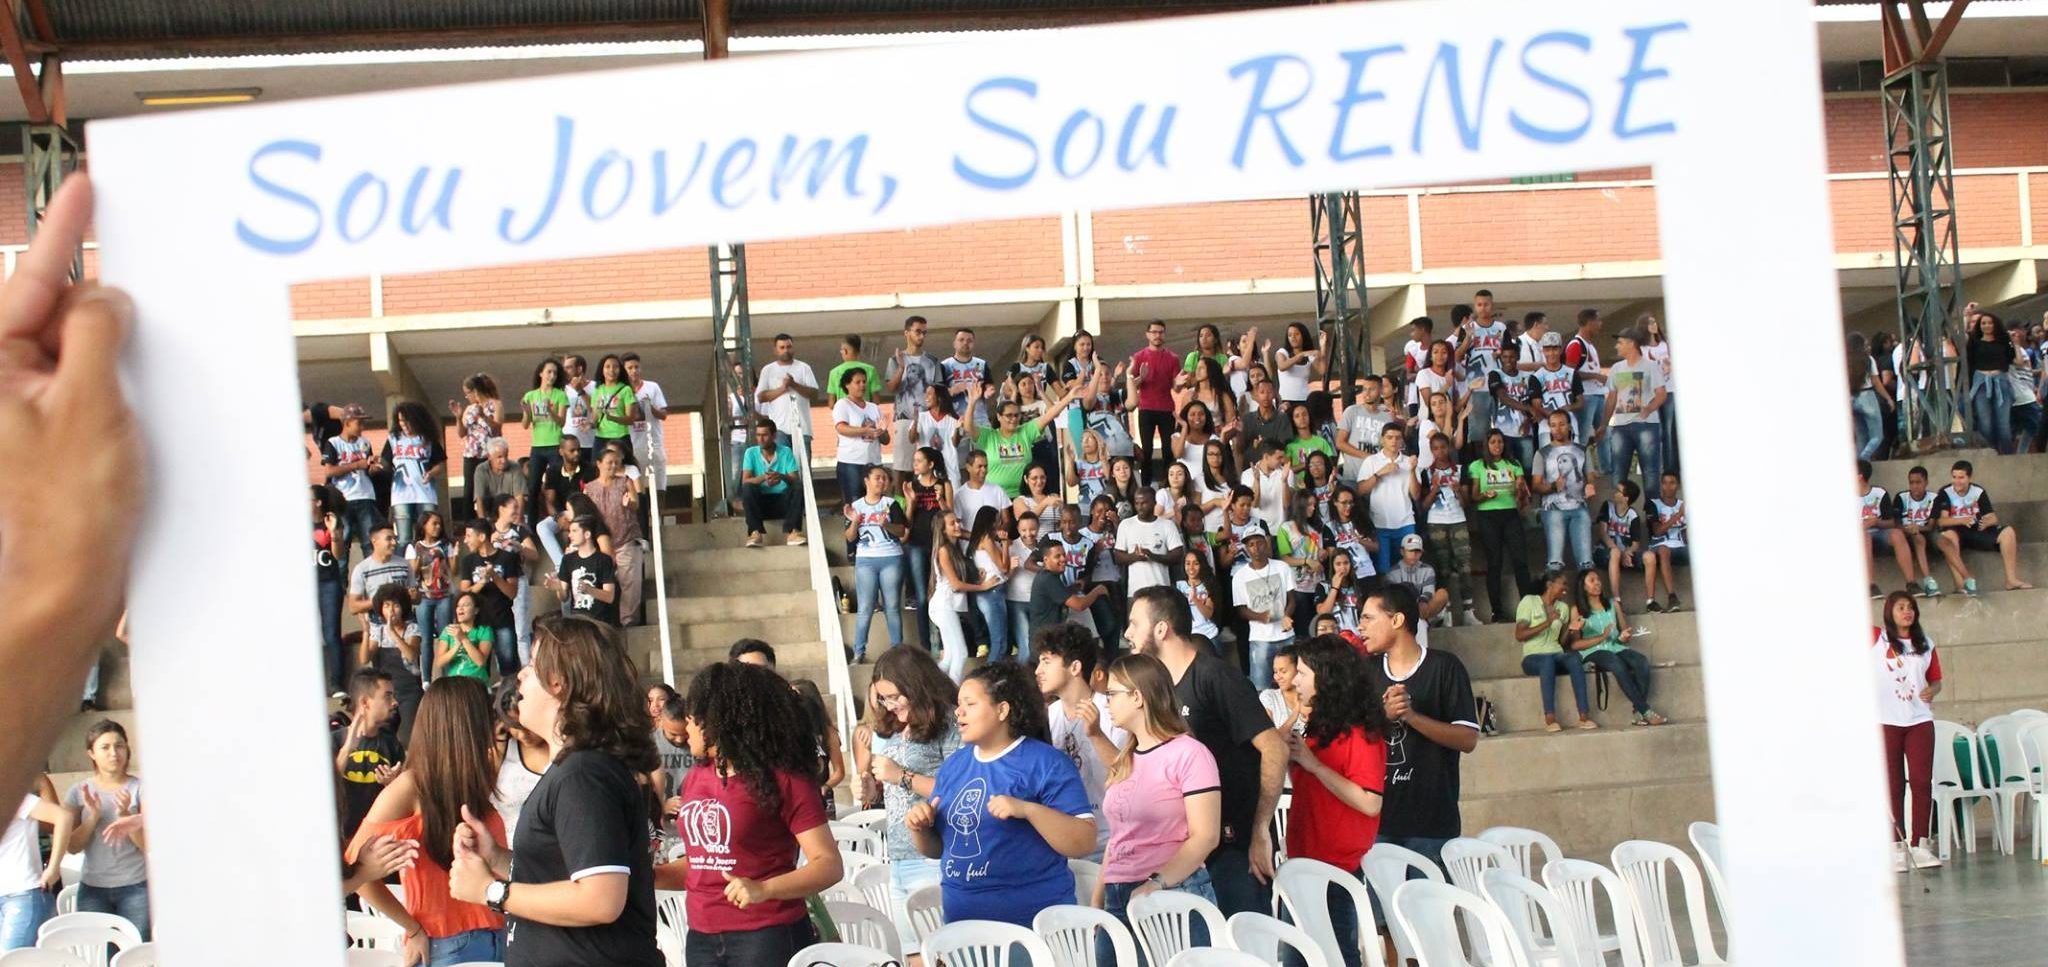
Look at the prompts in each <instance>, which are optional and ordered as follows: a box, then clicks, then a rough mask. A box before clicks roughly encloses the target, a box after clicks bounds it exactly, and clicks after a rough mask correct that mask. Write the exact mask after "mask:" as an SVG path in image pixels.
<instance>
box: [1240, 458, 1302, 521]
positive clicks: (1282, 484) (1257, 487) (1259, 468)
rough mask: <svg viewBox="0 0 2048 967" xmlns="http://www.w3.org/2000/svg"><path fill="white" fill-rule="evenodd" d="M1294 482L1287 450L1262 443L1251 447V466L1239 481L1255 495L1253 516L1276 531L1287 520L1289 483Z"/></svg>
mask: <svg viewBox="0 0 2048 967" xmlns="http://www.w3.org/2000/svg"><path fill="white" fill-rule="evenodd" d="M1292 479H1294V473H1293V471H1291V470H1289V469H1288V467H1287V451H1285V450H1283V449H1281V448H1279V447H1276V446H1273V445H1272V444H1270V443H1267V442H1264V441H1260V442H1258V443H1255V444H1253V445H1252V465H1251V466H1248V467H1246V468H1244V473H1243V474H1241V475H1240V477H1239V480H1240V481H1241V482H1242V483H1243V484H1244V485H1245V486H1246V487H1247V488H1249V489H1250V490H1251V492H1252V513H1253V514H1255V515H1257V516H1258V518H1259V519H1260V520H1263V521H1265V522H1266V527H1267V528H1268V529H1274V530H1277V529H1278V528H1279V527H1280V523H1281V522H1282V521H1284V520H1286V519H1287V484H1288V482H1289V481H1291V480H1292Z"/></svg>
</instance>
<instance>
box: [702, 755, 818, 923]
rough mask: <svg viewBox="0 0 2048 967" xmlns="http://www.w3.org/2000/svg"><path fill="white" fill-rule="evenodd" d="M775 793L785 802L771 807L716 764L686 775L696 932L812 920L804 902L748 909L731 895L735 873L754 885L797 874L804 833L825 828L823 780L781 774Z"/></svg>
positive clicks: (770, 902)
mask: <svg viewBox="0 0 2048 967" xmlns="http://www.w3.org/2000/svg"><path fill="white" fill-rule="evenodd" d="M775 789H776V793H777V798H778V799H780V800H781V802H780V803H778V804H777V805H776V807H775V808H774V809H769V808H767V807H766V804H765V803H762V802H760V801H759V800H758V799H756V798H755V796H754V792H753V790H752V789H751V788H749V787H748V785H747V783H746V781H745V780H743V779H740V778H738V777H732V776H720V775H719V774H718V771H717V770H716V769H713V768H712V767H711V766H709V765H700V766H697V767H695V768H693V769H691V770H690V773H689V775H688V776H686V777H684V779H683V791H682V797H683V809H682V811H681V812H680V813H677V814H676V832H677V834H678V835H679V836H681V837H682V840H683V845H684V848H685V849H687V850H688V852H689V857H690V873H689V878H688V880H686V881H685V889H686V890H687V891H688V894H689V895H688V898H687V899H686V900H685V901H684V903H685V906H686V907H687V908H688V911H689V914H690V929H691V930H696V931H701V932H704V933H727V932H730V931H734V930H759V929H760V928H762V927H773V926H780V925H782V924H788V923H795V922H796V921H798V920H800V919H802V918H803V917H804V916H805V912H804V901H802V900H765V901H763V902H760V903H756V904H753V905H750V906H748V907H747V908H746V909H744V910H742V909H740V908H738V907H736V906H733V905H732V902H731V901H729V900H727V899H726V898H725V875H726V874H727V873H730V874H732V875H734V876H741V877H746V878H747V879H750V880H766V879H771V878H773V877H777V876H781V875H782V874H784V873H788V872H789V871H791V870H794V869H796V858H797V852H798V850H797V843H796V837H797V834H798V833H802V832H805V831H807V830H812V829H816V828H818V827H820V826H823V825H825V822H826V818H825V807H824V804H823V803H821V802H820V801H819V800H818V787H817V783H816V782H814V781H812V780H811V779H808V778H805V777H803V776H800V775H797V774H796V773H794V772H789V771H786V770H785V771H781V772H777V773H776V774H775Z"/></svg>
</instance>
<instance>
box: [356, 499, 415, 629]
mask: <svg viewBox="0 0 2048 967" xmlns="http://www.w3.org/2000/svg"><path fill="white" fill-rule="evenodd" d="M369 534H370V556H369V557H366V558H363V559H362V560H360V561H357V562H356V567H355V570H353V571H351V572H349V576H348V612H349V613H350V614H356V615H365V616H367V617H368V618H369V621H370V624H372V625H381V624H383V623H384V618H383V616H382V615H379V614H377V613H376V612H374V611H372V610H370V599H371V598H374V597H376V596H377V589H378V588H381V587H383V586H384V585H387V584H396V585H398V586H400V587H403V588H407V589H410V588H411V587H412V586H413V578H412V565H410V564H408V563H406V561H405V559H404V558H402V557H399V556H398V553H397V552H398V535H397V534H396V533H395V532H393V531H392V529H391V525H390V524H387V523H384V522H383V521H378V522H376V523H374V524H372V525H370V530H369Z"/></svg>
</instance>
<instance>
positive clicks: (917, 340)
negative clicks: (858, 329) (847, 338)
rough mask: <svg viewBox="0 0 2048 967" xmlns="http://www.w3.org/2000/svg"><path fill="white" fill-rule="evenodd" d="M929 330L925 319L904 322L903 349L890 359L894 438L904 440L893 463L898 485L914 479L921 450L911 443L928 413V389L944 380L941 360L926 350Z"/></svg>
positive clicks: (898, 447) (886, 374)
mask: <svg viewBox="0 0 2048 967" xmlns="http://www.w3.org/2000/svg"><path fill="white" fill-rule="evenodd" d="M929 328H930V324H929V323H927V322H925V319H924V317H923V316H911V317H910V318H908V319H905V320H903V348H901V349H898V350H896V351H895V352H894V353H892V354H891V355H890V356H889V368H888V371H887V372H886V373H885V374H884V378H885V379H887V380H888V389H889V395H890V398H891V399H892V400H893V401H894V402H893V403H891V404H890V405H891V407H892V414H891V419H892V420H894V421H895V423H896V427H895V429H896V432H895V434H894V435H892V436H891V437H890V439H892V440H898V441H904V442H899V443H897V445H896V448H895V452H894V453H893V454H892V455H891V460H890V464H891V466H892V467H893V468H894V469H895V471H896V479H897V480H898V482H901V481H904V480H908V479H910V455H911V454H912V453H913V452H915V451H916V449H917V448H916V447H913V446H910V445H909V443H908V441H910V440H915V439H917V417H918V414H920V413H923V412H924V390H925V387H927V386H933V385H940V384H941V380H943V379H944V376H943V375H941V373H940V371H939V361H938V360H937V359H935V358H933V357H932V354H931V353H928V352H925V351H924V337H925V332H926V331H927V330H928V329H929Z"/></svg>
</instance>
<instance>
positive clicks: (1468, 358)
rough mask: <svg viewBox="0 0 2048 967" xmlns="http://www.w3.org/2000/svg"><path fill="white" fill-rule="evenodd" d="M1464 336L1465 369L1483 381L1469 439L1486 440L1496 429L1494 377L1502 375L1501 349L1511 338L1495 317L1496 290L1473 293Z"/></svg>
mask: <svg viewBox="0 0 2048 967" xmlns="http://www.w3.org/2000/svg"><path fill="white" fill-rule="evenodd" d="M1453 321H1454V322H1455V321H1456V320H1453ZM1463 335H1464V337H1465V370H1466V372H1468V373H1471V374H1472V376H1473V377H1474V378H1475V379H1477V380H1478V382H1479V385H1478V386H1475V387H1473V389H1472V415H1471V417H1470V419H1469V421H1468V422H1467V424H1466V426H1467V429H1466V436H1465V438H1466V439H1468V440H1483V439H1485V437H1486V431H1488V430H1491V429H1493V411H1494V403H1493V374H1495V373H1498V372H1500V347H1501V344H1503V343H1505V342H1507V338H1508V325H1507V323H1506V322H1502V321H1500V320H1497V319H1495V318H1493V292H1492V290H1490V289H1480V290H1479V291H1477V292H1474V293H1472V318H1471V320H1470V321H1469V322H1467V323H1466V325H1465V329H1464V332H1463Z"/></svg>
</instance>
